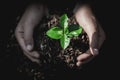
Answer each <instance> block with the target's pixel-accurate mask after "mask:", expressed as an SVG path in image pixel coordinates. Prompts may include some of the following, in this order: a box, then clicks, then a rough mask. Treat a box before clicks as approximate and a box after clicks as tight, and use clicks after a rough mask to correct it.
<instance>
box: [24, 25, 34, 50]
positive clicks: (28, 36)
mask: <svg viewBox="0 0 120 80" xmlns="http://www.w3.org/2000/svg"><path fill="white" fill-rule="evenodd" d="M24 40H25V44H26V48H27V50H29V51H31V50H32V49H33V47H34V42H33V28H30V27H29V28H27V27H26V28H24Z"/></svg>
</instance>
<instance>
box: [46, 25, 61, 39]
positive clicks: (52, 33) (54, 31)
mask: <svg viewBox="0 0 120 80" xmlns="http://www.w3.org/2000/svg"><path fill="white" fill-rule="evenodd" d="M46 34H47V35H48V36H49V37H50V38H52V39H60V38H61V37H62V35H63V30H62V29H61V28H59V27H53V28H51V29H50V30H48V31H47V33H46Z"/></svg>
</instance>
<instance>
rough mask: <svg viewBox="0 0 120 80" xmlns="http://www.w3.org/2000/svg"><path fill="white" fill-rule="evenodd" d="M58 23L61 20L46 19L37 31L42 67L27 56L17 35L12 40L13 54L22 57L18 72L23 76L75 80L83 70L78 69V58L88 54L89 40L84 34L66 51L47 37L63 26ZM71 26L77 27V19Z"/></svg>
mask: <svg viewBox="0 0 120 80" xmlns="http://www.w3.org/2000/svg"><path fill="white" fill-rule="evenodd" d="M58 21H59V17H58V16H56V15H52V16H50V17H49V18H45V19H43V21H42V22H41V23H40V24H41V25H40V26H38V27H37V28H36V29H35V31H34V32H35V33H34V40H35V49H36V50H37V51H38V52H39V53H40V63H39V64H36V63H33V62H31V61H30V60H29V59H28V58H27V57H26V56H24V55H23V53H22V50H21V49H20V47H19V45H18V43H17V42H16V39H15V37H14V35H12V36H11V42H10V44H9V45H8V46H9V47H11V49H12V50H11V51H12V52H15V53H17V54H19V55H18V56H19V58H18V59H19V60H18V68H17V70H18V71H19V72H20V73H21V74H22V75H23V74H25V75H26V76H27V78H28V80H59V79H60V80H65V79H69V80H72V78H71V75H72V74H74V73H75V72H76V71H77V70H78V69H79V67H77V66H76V58H77V56H79V55H80V54H82V53H84V52H85V51H86V50H88V48H89V44H88V43H89V40H88V36H87V34H86V33H85V32H84V31H82V34H80V35H79V36H78V37H74V38H72V39H71V41H70V45H69V46H68V47H67V48H66V49H65V50H63V49H62V48H61V46H60V42H59V40H54V39H51V38H49V37H48V36H47V35H46V31H47V30H48V29H50V28H51V27H52V26H53V25H59V22H58ZM71 24H77V23H76V21H75V19H74V17H71V18H70V19H69V25H71ZM61 73H62V74H61ZM73 80H74V79H73Z"/></svg>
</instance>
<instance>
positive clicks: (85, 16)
mask: <svg viewBox="0 0 120 80" xmlns="http://www.w3.org/2000/svg"><path fill="white" fill-rule="evenodd" d="M46 12H47V8H46V7H44V6H43V5H38V4H37V5H36V4H34V5H30V6H29V7H28V8H27V9H26V11H25V13H24V14H23V16H22V18H21V20H20V22H19V23H18V25H17V27H16V30H15V36H16V39H17V41H18V43H19V45H20V46H21V48H22V50H23V52H24V54H25V55H26V56H27V57H28V58H29V59H30V60H31V61H33V62H36V63H39V58H40V55H39V53H38V52H37V51H35V50H33V48H34V42H33V31H34V28H35V27H36V26H37V24H39V22H40V21H41V19H42V16H44V15H45V14H46ZM75 18H76V20H77V22H78V23H79V24H80V25H81V26H82V27H83V29H84V30H85V32H86V33H87V35H88V37H89V42H90V43H89V50H88V51H86V52H85V53H84V54H81V55H80V56H78V57H77V63H76V65H77V66H81V65H82V64H83V63H86V62H88V61H90V60H91V59H92V58H93V57H95V56H96V55H97V54H98V53H99V49H100V47H101V45H102V43H103V41H104V39H105V34H104V31H103V30H102V28H101V26H100V25H98V23H97V21H96V19H95V17H94V15H93V13H92V11H91V9H90V7H89V6H86V5H85V6H83V7H81V8H78V10H77V11H76V12H75Z"/></svg>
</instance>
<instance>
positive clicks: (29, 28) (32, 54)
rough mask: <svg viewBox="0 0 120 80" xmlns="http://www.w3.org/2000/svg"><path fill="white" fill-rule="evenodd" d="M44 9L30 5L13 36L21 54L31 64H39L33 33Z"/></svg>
mask: <svg viewBox="0 0 120 80" xmlns="http://www.w3.org/2000/svg"><path fill="white" fill-rule="evenodd" d="M44 11H45V8H44V6H43V5H40V4H33V5H30V6H29V7H28V8H27V9H26V11H25V13H24V14H23V16H22V17H21V19H20V21H19V23H18V25H17V27H16V30H15V36H16V39H17V41H18V43H19V45H20V47H21V48H22V50H23V53H24V54H25V55H26V56H27V57H28V58H29V59H30V60H31V61H33V62H37V63H39V54H38V52H37V51H35V50H34V40H33V31H34V28H35V27H36V26H37V25H38V24H39V22H40V20H41V19H42V16H43V14H44Z"/></svg>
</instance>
